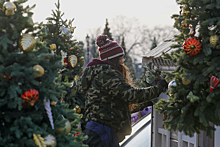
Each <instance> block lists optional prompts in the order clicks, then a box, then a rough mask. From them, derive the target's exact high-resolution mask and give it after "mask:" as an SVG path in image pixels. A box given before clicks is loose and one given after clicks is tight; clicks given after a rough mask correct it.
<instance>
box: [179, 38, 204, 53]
mask: <svg viewBox="0 0 220 147" xmlns="http://www.w3.org/2000/svg"><path fill="white" fill-rule="evenodd" d="M201 46H202V45H201V43H200V42H199V41H198V40H197V39H196V38H194V37H190V38H188V39H187V40H186V41H185V42H184V43H183V50H184V52H185V53H186V54H187V55H190V56H194V55H197V54H198V53H199V52H200V48H201Z"/></svg>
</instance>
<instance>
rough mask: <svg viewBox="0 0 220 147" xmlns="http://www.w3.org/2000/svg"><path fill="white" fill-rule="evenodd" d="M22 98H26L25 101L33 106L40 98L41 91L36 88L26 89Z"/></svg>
mask: <svg viewBox="0 0 220 147" xmlns="http://www.w3.org/2000/svg"><path fill="white" fill-rule="evenodd" d="M22 99H24V100H25V102H24V103H29V104H30V105H31V106H33V105H34V104H35V103H36V102H37V101H38V99H39V92H38V91H37V90H35V89H30V90H28V91H25V92H24V94H23V95H22Z"/></svg>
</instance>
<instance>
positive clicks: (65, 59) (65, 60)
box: [63, 57, 70, 66]
mask: <svg viewBox="0 0 220 147" xmlns="http://www.w3.org/2000/svg"><path fill="white" fill-rule="evenodd" d="M63 63H64V65H66V66H70V63H69V62H68V60H67V57H66V58H64V60H63Z"/></svg>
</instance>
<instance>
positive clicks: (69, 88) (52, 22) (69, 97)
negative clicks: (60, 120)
mask: <svg viewBox="0 0 220 147" xmlns="http://www.w3.org/2000/svg"><path fill="white" fill-rule="evenodd" d="M55 5H56V10H55V11H54V10H52V17H48V18H47V20H48V23H47V24H46V36H44V37H43V40H44V41H46V42H47V44H48V46H50V48H51V52H53V53H54V54H55V55H59V56H62V60H61V62H62V64H63V67H62V68H60V78H61V79H62V80H61V81H62V82H65V85H63V86H64V87H65V91H66V92H67V93H66V94H64V95H62V99H63V100H64V101H65V102H66V103H68V104H69V108H75V107H76V106H77V107H78V106H80V107H84V100H83V99H81V98H80V97H78V96H76V95H73V94H72V92H73V93H76V91H75V88H73V87H75V86H76V85H78V84H79V74H80V73H81V72H82V70H83V69H82V66H83V65H84V50H83V47H82V46H81V45H79V44H78V42H77V41H76V40H75V39H74V37H73V33H74V29H75V28H76V27H72V23H73V21H74V19H72V20H69V21H68V20H64V19H63V18H62V17H63V16H64V13H62V12H61V11H60V2H59V1H58V3H57V4H55ZM60 97H61V96H60Z"/></svg>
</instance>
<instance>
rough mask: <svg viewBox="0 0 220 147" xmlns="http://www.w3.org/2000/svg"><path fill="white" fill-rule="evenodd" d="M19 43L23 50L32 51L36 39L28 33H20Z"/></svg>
mask: <svg viewBox="0 0 220 147" xmlns="http://www.w3.org/2000/svg"><path fill="white" fill-rule="evenodd" d="M19 45H20V47H21V49H22V50H23V51H32V50H33V49H34V47H35V46H36V40H35V39H34V37H33V36H32V35H30V34H24V35H22V37H21V39H20V41H19Z"/></svg>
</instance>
